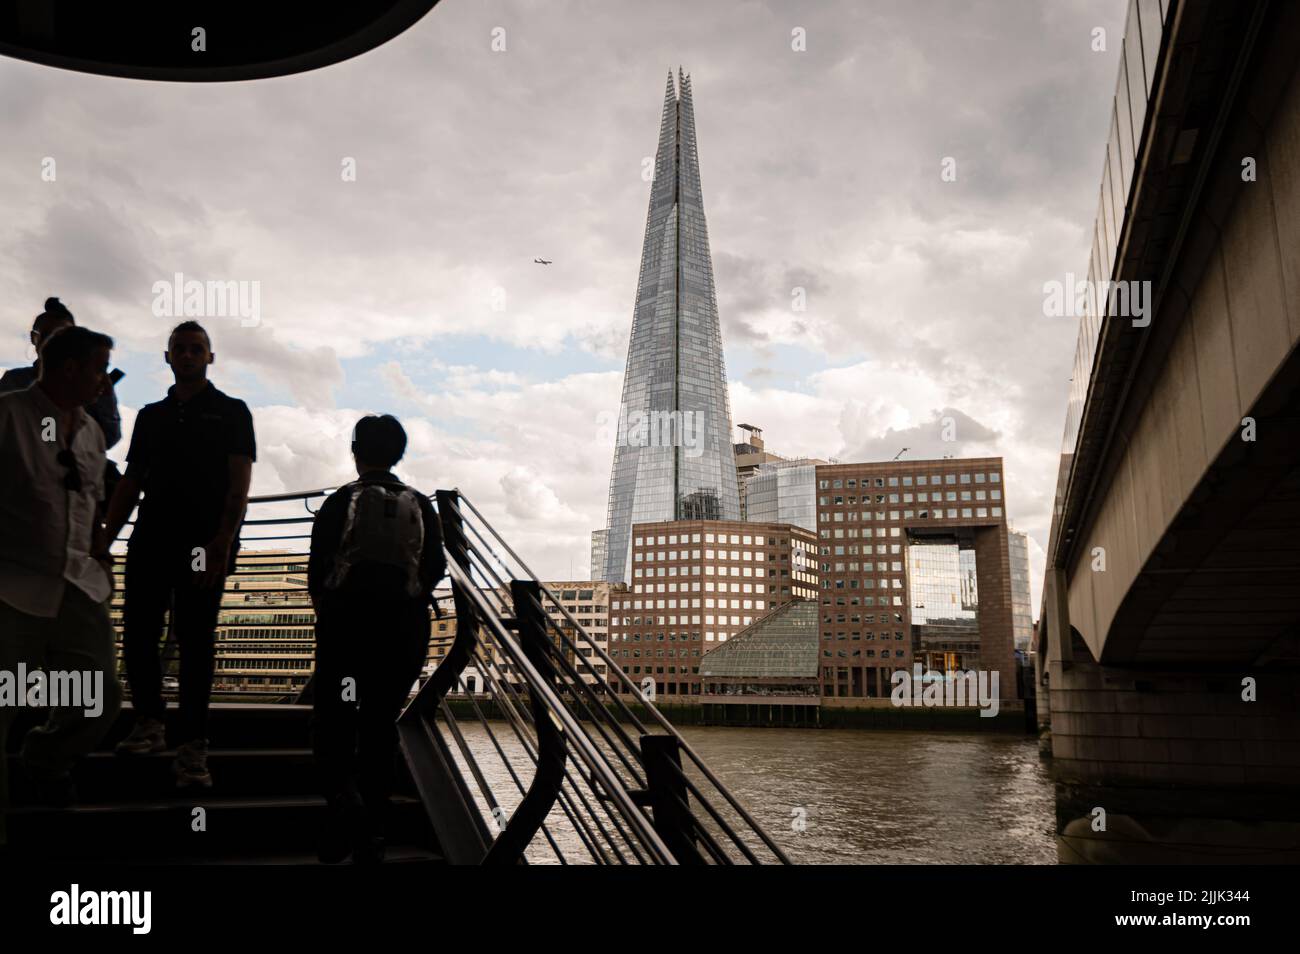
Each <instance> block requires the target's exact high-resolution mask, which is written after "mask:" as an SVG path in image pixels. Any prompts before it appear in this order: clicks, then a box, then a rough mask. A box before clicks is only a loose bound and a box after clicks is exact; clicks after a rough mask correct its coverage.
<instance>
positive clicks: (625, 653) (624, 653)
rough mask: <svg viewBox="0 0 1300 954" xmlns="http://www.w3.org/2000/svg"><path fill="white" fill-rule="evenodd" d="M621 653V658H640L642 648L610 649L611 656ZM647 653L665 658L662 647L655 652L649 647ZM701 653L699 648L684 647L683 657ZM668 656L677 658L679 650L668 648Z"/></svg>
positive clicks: (647, 654) (647, 655) (648, 656)
mask: <svg viewBox="0 0 1300 954" xmlns="http://www.w3.org/2000/svg"><path fill="white" fill-rule="evenodd" d="M620 654H621V658H623V659H629V658H631V659H640V658H641V650H639V649H622V650H619V649H614V650H611V651H610V655H611V656H620ZM629 654H630V655H629ZM645 654H646V658H650V657H655V658H658V659H663V658H664V650H662V649H656V650H655V651H654V652H651V651H650V650H648V649H647V650H646V651H645ZM699 654H700V651H699V649H691V650H686V649H683V650H682V658H683V659H685V658H686V657H687V656H688V655H690V656H698V655H699ZM668 658H670V659H676V658H677V650H675V649H669V650H668Z"/></svg>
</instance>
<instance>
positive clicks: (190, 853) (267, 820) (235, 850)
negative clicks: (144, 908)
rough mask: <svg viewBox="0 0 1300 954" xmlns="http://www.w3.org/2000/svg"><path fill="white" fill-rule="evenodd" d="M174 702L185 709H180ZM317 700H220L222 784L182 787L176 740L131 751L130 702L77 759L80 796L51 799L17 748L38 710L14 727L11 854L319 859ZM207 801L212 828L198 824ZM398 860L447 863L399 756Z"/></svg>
mask: <svg viewBox="0 0 1300 954" xmlns="http://www.w3.org/2000/svg"><path fill="white" fill-rule="evenodd" d="M173 711H174V710H173ZM310 715H311V707H310V706H297V705H256V704H251V705H243V704H229V703H226V704H222V703H218V704H215V705H213V707H212V710H211V717H210V718H211V726H210V729H209V734H210V738H211V745H210V749H209V754H208V766H209V769H210V770H211V772H212V778H213V787H212V788H211V789H210V790H207V791H202V790H197V789H190V790H188V791H185V792H177V791H176V789H175V786H174V784H173V781H172V774H171V763H172V759H173V758H175V755H176V753H175V751H174V750H168V751H166V752H159V753H157V754H153V755H142V756H120V755H116V754H115V753H114V751H113V746H114V745H116V743H117V741H118V740H119V739H121V738H123V737H124V736H125V735H126V734H127V732H129V731H130V727H131V724H132V722H133V720H134V713H133V712H132V711H131V709H130V707H129V706H127V707H124V710H123V712H122V713H121V715H120V716H119V717H118V719H117V721H116V724H115V725H114V727H113V729H112V730H111V731H110V732H109V734H108V736H107V738H106V739H105V740H104V742H103V744H102V745H101V746H100V748H99V750H98V751H95V752H93V753H91V754H90V755H89V756H88V757H87V758H86V759H84V760H83V761H82V763H81V764H80V765H79V766H78V767H77V771H76V776H75V777H76V783H77V798H78V803H77V804H76V805H75V806H73V807H72V808H65V809H56V808H49V807H45V806H42V805H39V804H35V803H34V801H33V797H32V796H33V793H32V791H31V787H30V784H29V782H28V781H27V778H26V776H25V774H24V771H23V768H22V765H21V764H20V762H19V759H18V755H17V752H16V748H17V746H19V745H20V744H21V741H22V735H23V733H24V732H25V731H26V729H27V727H28V726H29V725H31V724H32V721H33V720H32V719H30V718H29V719H28V720H26V721H23V720H19V724H17V725H16V726H15V727H14V731H13V732H12V733H11V734H10V745H11V751H9V752H7V753H6V757H7V758H8V759H9V778H10V790H11V800H12V810H11V814H10V817H9V843H10V844H9V856H10V860H12V861H17V860H20V859H30V860H32V861H38V862H39V861H72V862H78V863H91V864H94V863H105V864H110V863H111V864H114V865H120V864H132V863H140V864H318V863H319V862H318V861H317V859H316V843H317V837H318V834H319V832H320V828H321V825H322V823H323V820H324V818H325V799H324V798H323V797H322V796H321V795H320V794H319V793H318V786H317V784H316V775H315V771H314V768H313V765H312V756H311V750H310V749H309V748H308V742H307V739H308V736H307V727H308V719H309V717H310ZM196 808H202V809H203V813H204V816H205V817H203V824H204V826H205V829H206V830H200V831H195V830H194V828H195V823H196V815H195V811H194V810H195V809H196ZM387 828H388V832H387V834H388V851H387V859H386V860H387V862H388V863H423V864H434V863H441V862H442V856H441V854H440V853H439V852H438V851H437V843H436V841H435V840H434V837H433V832H432V829H431V828H430V826H429V823H428V820H427V818H426V816H425V813H424V809H423V806H422V805H421V804H420V802H419V800H418V799H417V798H416V797H415V795H414V787H413V785H412V784H411V779H410V776H409V774H407V773H406V771H405V767H404V765H399V772H398V785H397V792H396V794H395V795H394V798H393V806H392V811H391V813H390V816H389V819H388V825H387Z"/></svg>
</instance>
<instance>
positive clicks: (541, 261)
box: [533, 258, 551, 265]
mask: <svg viewBox="0 0 1300 954" xmlns="http://www.w3.org/2000/svg"><path fill="white" fill-rule="evenodd" d="M533 262H534V264H537V265H549V264H551V263H550V262H548V261H547V260H546V259H544V258H535V259H533Z"/></svg>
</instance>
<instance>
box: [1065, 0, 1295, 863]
mask: <svg viewBox="0 0 1300 954" xmlns="http://www.w3.org/2000/svg"><path fill="white" fill-rule="evenodd" d="M1175 9H1176V19H1175V20H1174V22H1173V23H1172V25H1171V26H1170V27H1169V28H1168V36H1167V38H1166V43H1167V47H1166V50H1165V52H1164V55H1163V57H1162V69H1161V72H1160V74H1159V84H1158V85H1156V86H1153V90H1154V91H1156V95H1153V97H1152V98H1153V100H1154V101H1153V104H1152V107H1151V109H1152V111H1153V112H1152V113H1151V115H1150V117H1149V118H1148V125H1147V132H1146V135H1145V136H1144V142H1143V144H1142V145H1143V151H1142V153H1141V159H1140V161H1139V164H1138V168H1137V170H1136V171H1135V173H1134V180H1135V185H1134V188H1133V190H1132V193H1131V198H1130V200H1129V203H1130V204H1129V207H1128V210H1127V215H1126V218H1125V223H1124V232H1123V233H1122V239H1121V244H1120V252H1119V253H1117V255H1116V259H1117V261H1118V262H1119V265H1118V267H1117V268H1116V274H1115V276H1114V277H1115V278H1117V279H1132V280H1144V279H1145V280H1152V281H1153V283H1154V284H1155V289H1156V296H1157V300H1156V310H1155V313H1154V315H1153V318H1152V321H1151V322H1150V324H1149V326H1146V327H1138V326H1134V324H1133V323H1132V322H1131V321H1130V320H1129V319H1122V318H1111V319H1109V320H1107V321H1106V323H1105V325H1104V327H1103V331H1102V335H1101V338H1100V341H1099V344H1098V347H1097V358H1096V362H1095V364H1094V368H1093V372H1092V379H1091V382H1090V386H1089V387H1090V389H1089V395H1088V403H1087V409H1086V411H1085V414H1084V418H1083V423H1082V426H1081V429H1080V437H1079V441H1078V443H1077V444H1076V447H1075V453H1074V459H1073V462H1072V463H1073V469H1072V470H1071V477H1070V483H1069V487H1068V493H1067V494H1066V495H1065V497H1064V500H1063V502H1062V503H1061V504H1060V507H1061V514H1060V524H1059V526H1060V535H1061V542H1060V544H1059V546H1058V547H1056V548H1055V552H1054V553H1053V554H1051V556H1050V557H1049V565H1048V571H1047V580H1046V584H1047V585H1046V588H1045V590H1046V591H1045V597H1044V614H1043V619H1042V621H1041V622H1040V627H1039V632H1040V640H1041V641H1040V644H1039V649H1040V660H1041V669H1042V672H1041V676H1040V678H1041V681H1042V685H1041V687H1040V696H1039V697H1040V705H1041V708H1042V710H1043V712H1042V717H1043V718H1044V720H1045V721H1048V722H1050V727H1051V746H1052V754H1053V761H1054V765H1055V767H1056V770H1057V775H1058V778H1059V779H1060V780H1061V782H1062V786H1063V791H1062V797H1061V799H1060V806H1061V807H1060V811H1061V818H1060V821H1061V827H1062V840H1061V846H1062V847H1061V851H1062V858H1063V860H1076V861H1079V860H1084V861H1098V860H1129V861H1146V862H1153V861H1180V860H1182V861H1187V860H1199V861H1208V860H1270V861H1292V862H1293V861H1295V860H1296V859H1297V858H1300V799H1296V797H1295V796H1296V794H1297V793H1300V351H1297V347H1296V346H1297V343H1298V342H1300V75H1298V74H1297V70H1296V65H1297V62H1300V58H1298V57H1297V55H1296V54H1297V52H1300V50H1298V49H1297V46H1298V44H1297V39H1296V38H1298V37H1300V4H1290V3H1285V4H1278V3H1273V4H1269V3H1250V2H1243V3H1238V4H1225V3H1218V2H1212V0H1201V2H1185V3H1182V4H1179V5H1178V6H1177V7H1176V8H1175ZM1246 159H1252V160H1254V162H1253V168H1254V173H1255V175H1254V178H1253V179H1251V178H1249V177H1248V176H1243V169H1245V168H1246V163H1245V160H1246ZM1042 690H1045V691H1042ZM1042 703H1046V704H1045V705H1042ZM1107 802H1109V804H1110V806H1111V809H1112V811H1111V817H1112V819H1117V820H1115V821H1113V823H1112V824H1111V825H1110V826H1108V828H1107V830H1106V831H1101V832H1099V831H1097V830H1096V827H1095V824H1093V823H1092V822H1093V819H1094V818H1095V814H1094V810H1095V808H1097V807H1101V808H1106V804H1107Z"/></svg>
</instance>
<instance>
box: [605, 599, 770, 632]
mask: <svg viewBox="0 0 1300 954" xmlns="http://www.w3.org/2000/svg"><path fill="white" fill-rule="evenodd" d="M732 602H733V603H734V602H738V601H736V600H732ZM743 602H745V603H749V602H751V601H750V600H744V601H743ZM752 602H756V603H757V604H758V605H756V606H752V607H751V606H726V607H722V606H720V607H718V609H759V610H769V609H776V603H769V604H767V606H763V605H762V601H761V600H756V601H752ZM716 615H717V614H716V613H715V614H713V615H706V616H705V617H704V624H705V625H708V626H712V625H714V623H713V618H714V616H716ZM633 618H635V619H637V620H640V619H641V618H642V617H639V616H638V617H630V616H624V617H623V625H624V626H633V625H636V626H640V625H642V624H641V623H640V622H637V623H632V622H630V620H632V619H633ZM644 619H645V624H644V625H646V626H699V625H700V617H699V616H686V615H680V616H646V617H644ZM717 619H718V622H717V625H719V626H748V625H749V624H750V623H752V622H753V621H754V617H752V616H718V617H717ZM728 619H730V620H731V622H730V623H728V622H727V620H728ZM742 620H743V621H744V622H741V621H742Z"/></svg>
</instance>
